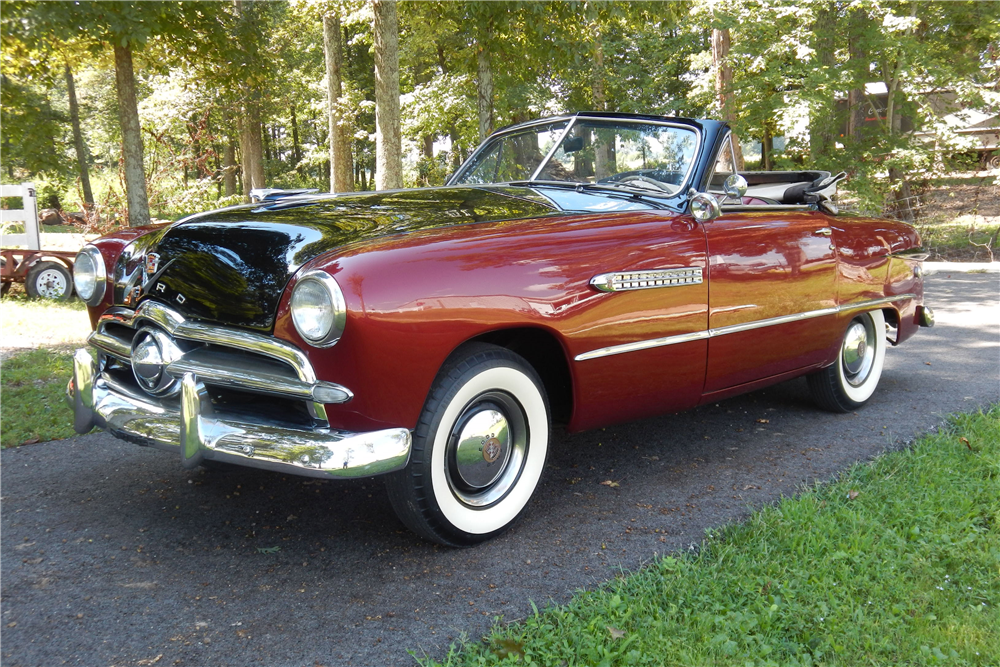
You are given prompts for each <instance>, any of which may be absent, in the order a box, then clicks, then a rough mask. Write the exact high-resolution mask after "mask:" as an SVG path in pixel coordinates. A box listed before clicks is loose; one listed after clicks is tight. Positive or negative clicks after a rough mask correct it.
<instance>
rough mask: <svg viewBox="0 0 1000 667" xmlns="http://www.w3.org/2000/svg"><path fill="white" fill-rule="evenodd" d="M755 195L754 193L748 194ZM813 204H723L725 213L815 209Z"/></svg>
mask: <svg viewBox="0 0 1000 667" xmlns="http://www.w3.org/2000/svg"><path fill="white" fill-rule="evenodd" d="M747 196H748V197H753V195H747ZM815 210H816V206H815V205H813V204H723V205H722V212H723V213H746V212H750V211H815Z"/></svg>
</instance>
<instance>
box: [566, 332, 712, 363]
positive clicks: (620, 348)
mask: <svg viewBox="0 0 1000 667" xmlns="http://www.w3.org/2000/svg"><path fill="white" fill-rule="evenodd" d="M708 337H709V332H708V331H693V332H691V333H686V334H680V335H677V336H667V337H665V338H654V339H653V340H640V341H636V342H635V343H625V344H624V345H612V346H611V347H602V348H600V349H597V350H591V351H590V352H584V353H583V354H578V355H576V356H575V357H574V358H573V359H574V361H586V360H587V359H597V358H599V357H610V356H611V355H613V354H623V353H625V352H638V351H639V350H648V349H650V348H653V347H663V346H664V345H676V344H677V343H689V342H691V341H694V340H704V339H706V338H708Z"/></svg>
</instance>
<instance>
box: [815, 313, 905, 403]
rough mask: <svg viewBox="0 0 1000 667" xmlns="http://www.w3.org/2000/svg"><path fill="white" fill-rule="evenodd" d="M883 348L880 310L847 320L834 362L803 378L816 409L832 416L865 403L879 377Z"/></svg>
mask: <svg viewBox="0 0 1000 667" xmlns="http://www.w3.org/2000/svg"><path fill="white" fill-rule="evenodd" d="M887 344H888V343H887V341H886V338H885V316H884V315H883V314H882V311H881V310H873V311H871V312H868V313H861V314H860V315H858V316H857V317H855V318H854V319H853V320H851V322H850V324H848V325H847V331H846V332H845V333H844V337H843V339H842V340H841V343H840V350H839V352H838V354H837V362H836V363H834V364H833V365H832V366H828V367H827V368H824V369H823V370H821V371H819V372H818V373H814V374H812V375H810V376H809V377H808V378H807V380H808V382H809V390H810V391H811V393H812V395H813V398H814V399H815V401H816V402H817V403H818V404H819V406H820V407H821V408H823V409H825V410H830V411H832V412H850V411H852V410H856V409H858V408H860V407H861V406H863V405H864V404H865V403H867V402H868V399H870V398H871V397H872V394H874V393H875V388H876V387H877V386H878V381H879V378H881V377H882V366H883V365H884V363H885V349H886V345H887Z"/></svg>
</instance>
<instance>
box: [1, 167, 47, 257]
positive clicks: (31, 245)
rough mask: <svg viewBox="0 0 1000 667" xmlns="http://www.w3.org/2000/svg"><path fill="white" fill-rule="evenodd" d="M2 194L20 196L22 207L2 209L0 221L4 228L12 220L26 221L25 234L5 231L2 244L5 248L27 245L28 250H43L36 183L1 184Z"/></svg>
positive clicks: (4, 195)
mask: <svg viewBox="0 0 1000 667" xmlns="http://www.w3.org/2000/svg"><path fill="white" fill-rule="evenodd" d="M0 196H3V197H20V198H21V207H22V208H19V209H4V210H2V211H0V223H2V224H3V228H4V229H5V230H6V227H7V225H8V223H11V222H21V223H24V233H23V234H7V233H6V231H5V232H4V234H3V236H2V238H0V246H2V247H4V248H10V247H13V246H27V248H28V250H41V248H42V238H41V236H40V234H39V229H38V201H37V197H36V196H35V186H34V184H33V183H21V184H20V185H3V186H0Z"/></svg>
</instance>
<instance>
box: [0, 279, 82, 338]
mask: <svg viewBox="0 0 1000 667" xmlns="http://www.w3.org/2000/svg"><path fill="white" fill-rule="evenodd" d="M0 323H2V324H0V326H2V330H0V348H3V349H4V350H11V349H17V348H36V347H53V346H66V345H79V346H82V345H85V344H86V342H87V336H88V335H89V334H90V318H89V317H88V315H87V306H86V305H84V303H83V302H82V301H80V300H79V299H76V298H73V299H70V300H69V301H51V300H49V299H29V298H28V295H27V294H26V293H25V291H24V285H20V284H14V285H11V289H10V293H8V294H7V295H5V296H4V297H3V298H2V299H0Z"/></svg>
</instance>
